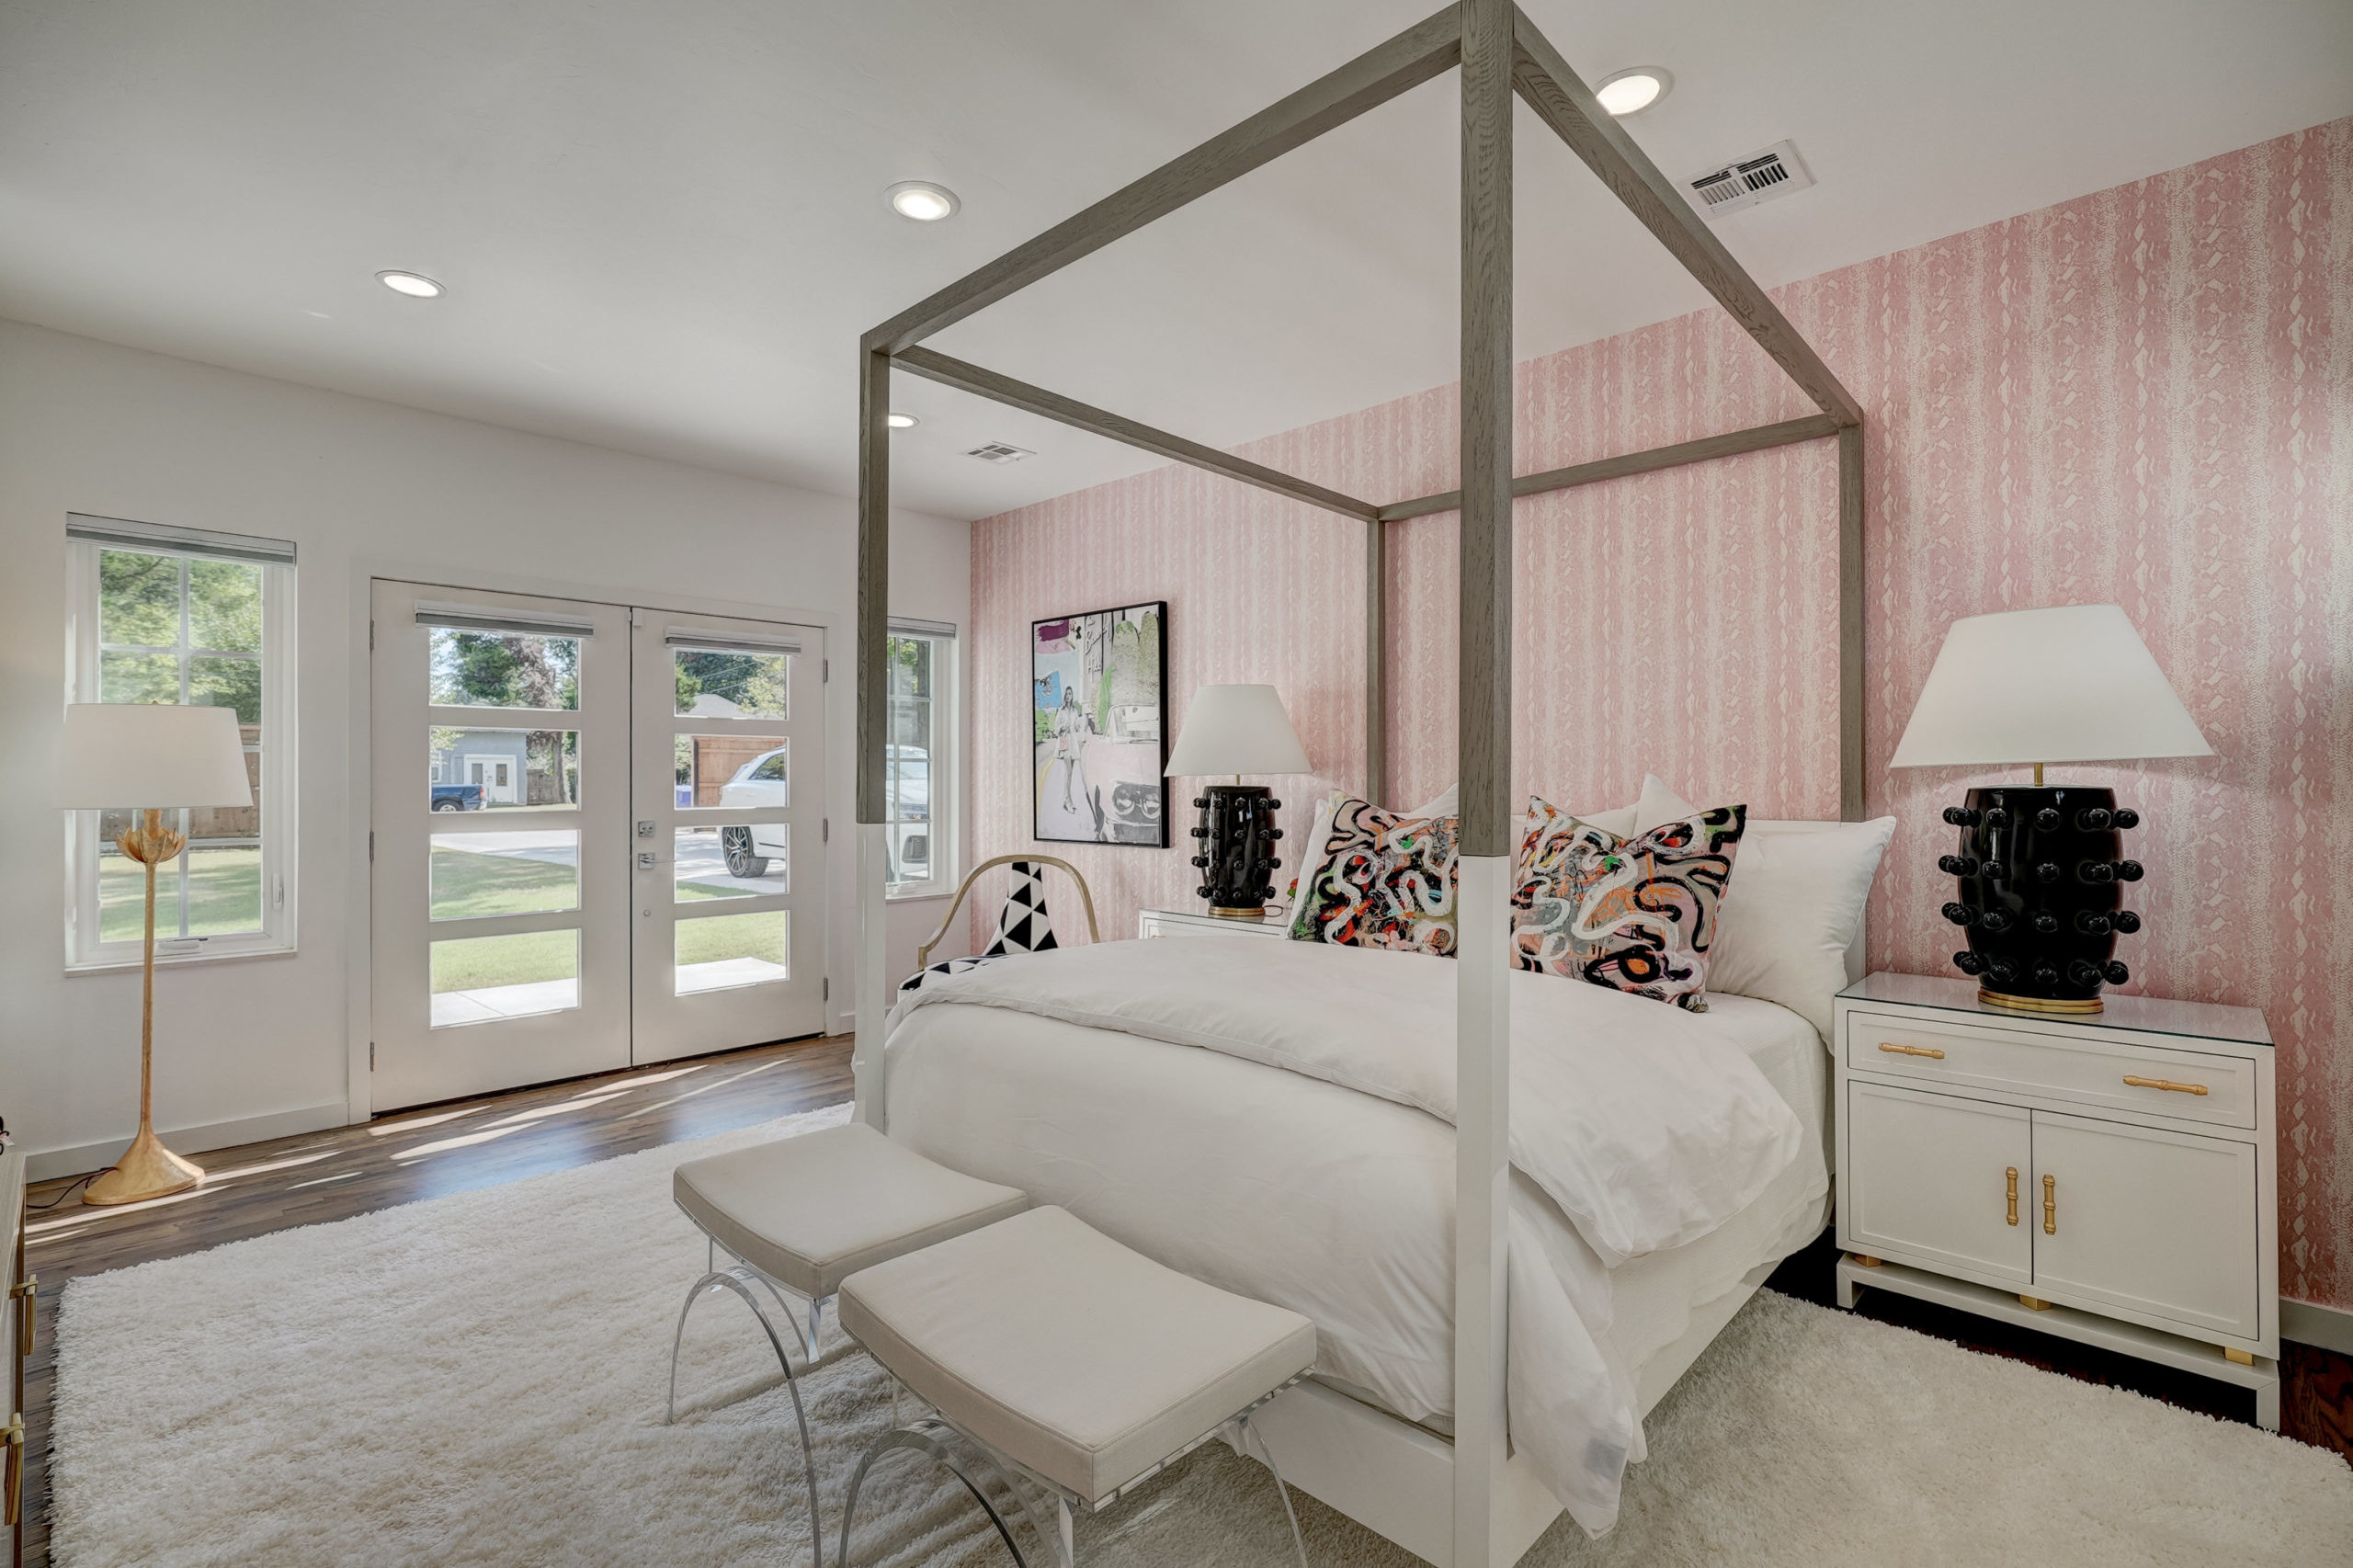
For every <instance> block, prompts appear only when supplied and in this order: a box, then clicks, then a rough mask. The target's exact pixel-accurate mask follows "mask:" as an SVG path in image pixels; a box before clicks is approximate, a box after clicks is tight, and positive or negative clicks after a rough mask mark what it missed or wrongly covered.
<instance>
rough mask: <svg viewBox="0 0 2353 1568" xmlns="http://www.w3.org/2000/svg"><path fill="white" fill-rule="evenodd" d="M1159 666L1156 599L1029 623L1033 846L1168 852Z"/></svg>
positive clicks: (1164, 654) (1160, 604) (1164, 712)
mask: <svg viewBox="0 0 2353 1568" xmlns="http://www.w3.org/2000/svg"><path fill="white" fill-rule="evenodd" d="M1167 661H1168V603H1167V601H1166V600H1165V599H1163V600H1160V601H1157V602H1155V603H1153V604H1145V605H1129V606H1127V607H1125V608H1120V609H1098V610H1090V611H1088V612H1087V613H1086V614H1085V615H1066V616H1063V617H1061V618H1060V619H1054V620H1033V621H1031V622H1030V623H1029V689H1030V705H1029V706H1030V712H1029V719H1030V725H1031V735H1030V738H1031V741H1032V755H1033V757H1034V762H1035V766H1034V767H1033V768H1032V770H1031V773H1030V778H1031V779H1032V780H1033V787H1032V795H1031V800H1032V803H1033V806H1034V810H1033V811H1032V812H1031V819H1032V821H1033V822H1034V823H1035V824H1036V826H1037V835H1038V838H1039V840H1040V842H1042V843H1048V844H1139V845H1143V846H1148V847H1151V848H1154V849H1165V848H1167V847H1168V780H1167V778H1165V777H1164V776H1163V775H1162V773H1161V769H1162V768H1163V767H1165V765H1166V763H1167V759H1168V742H1167V735H1168V691H1167V687H1165V685H1164V684H1163V683H1162V681H1161V671H1162V669H1163V668H1164V667H1165V665H1166V664H1167Z"/></svg>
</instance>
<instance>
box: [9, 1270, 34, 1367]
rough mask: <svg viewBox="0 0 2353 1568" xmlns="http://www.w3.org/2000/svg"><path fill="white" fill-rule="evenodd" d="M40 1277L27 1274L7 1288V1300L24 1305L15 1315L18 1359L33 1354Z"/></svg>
mask: <svg viewBox="0 0 2353 1568" xmlns="http://www.w3.org/2000/svg"><path fill="white" fill-rule="evenodd" d="M39 1290H40V1275H38V1274H28V1275H26V1276H25V1277H24V1278H22V1279H19V1280H17V1282H16V1283H15V1284H14V1285H11V1286H9V1287H8V1295H9V1298H10V1299H11V1300H13V1301H22V1302H24V1303H25V1304H24V1308H23V1310H22V1311H20V1312H17V1356H18V1357H19V1358H22V1357H27V1356H30V1355H31V1354H32V1353H33V1314H34V1313H35V1312H39V1311H40V1295H39V1293H38V1292H39Z"/></svg>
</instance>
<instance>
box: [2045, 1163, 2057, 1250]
mask: <svg viewBox="0 0 2353 1568" xmlns="http://www.w3.org/2000/svg"><path fill="white" fill-rule="evenodd" d="M2042 1233H2043V1234H2044V1235H2046V1236H2055V1235H2057V1234H2058V1233H2059V1178H2058V1177H2057V1176H2044V1177H2043V1178H2042Z"/></svg>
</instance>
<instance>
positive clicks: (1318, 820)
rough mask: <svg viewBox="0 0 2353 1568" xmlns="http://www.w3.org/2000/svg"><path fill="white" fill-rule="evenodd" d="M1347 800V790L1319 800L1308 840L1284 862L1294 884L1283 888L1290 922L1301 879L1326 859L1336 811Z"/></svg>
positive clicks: (1288, 884)
mask: <svg viewBox="0 0 2353 1568" xmlns="http://www.w3.org/2000/svg"><path fill="white" fill-rule="evenodd" d="M1347 798H1348V792H1347V790H1332V791H1331V792H1329V793H1328V794H1324V795H1319V796H1317V797H1316V800H1315V815H1314V817H1313V819H1312V820H1311V822H1310V823H1309V825H1308V829H1307V836H1306V837H1304V838H1302V839H1301V840H1300V841H1299V842H1298V843H1297V844H1296V845H1294V846H1291V852H1290V854H1288V855H1285V856H1283V857H1282V862H1283V864H1284V865H1286V866H1289V867H1290V881H1288V882H1286V883H1284V884H1283V887H1284V892H1283V918H1284V920H1285V921H1286V922H1288V921H1289V920H1290V914H1291V907H1290V906H1291V905H1292V904H1294V903H1297V902H1298V899H1299V879H1300V878H1302V877H1303V876H1305V875H1307V871H1308V868H1309V867H1311V866H1314V865H1316V864H1318V863H1320V862H1321V861H1322V860H1323V858H1324V839H1326V838H1328V837H1330V836H1331V834H1332V808H1333V807H1335V806H1336V805H1338V804H1339V803H1340V802H1341V801H1345V800H1347Z"/></svg>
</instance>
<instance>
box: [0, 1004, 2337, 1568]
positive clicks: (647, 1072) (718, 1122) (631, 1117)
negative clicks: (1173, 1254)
mask: <svg viewBox="0 0 2353 1568" xmlns="http://www.w3.org/2000/svg"><path fill="white" fill-rule="evenodd" d="M849 1051H850V1041H849V1040H848V1038H847V1037H846V1036H845V1037H836V1038H833V1039H827V1040H799V1041H791V1042H787V1043H783V1044H778V1045H766V1046H756V1047H754V1048H753V1049H751V1050H749V1051H733V1052H730V1053H728V1054H726V1055H722V1056H710V1057H702V1058H699V1059H697V1060H695V1061H691V1062H671V1063H668V1064H665V1065H664V1066H659V1067H652V1068H646V1069H642V1070H635V1071H631V1072H626V1073H616V1074H605V1075H603V1076H599V1077H595V1078H583V1079H577V1080H574V1081H573V1082H570V1083H563V1084H551V1085H541V1086H540V1087H537V1088H531V1089H522V1090H517V1091H515V1092H513V1093H511V1094H505V1095H494V1096H489V1097H487V1098H483V1099H478V1100H467V1101H462V1102H456V1103H452V1104H449V1105H442V1106H432V1107H426V1108H422V1109H418V1110H410V1111H401V1112H397V1113H395V1114H393V1115H391V1116H387V1117H383V1118H380V1119H377V1120H376V1121H373V1122H370V1123H369V1124H367V1125H365V1126H361V1127H347V1128H338V1129H335V1130H334V1131H327V1132H314V1133H308V1134H304V1135H303V1136H301V1137H296V1138H280V1139H276V1140H273V1141H271V1142H266V1143H253V1144H248V1145H246V1146H244V1148H239V1149H223V1150H217V1151H214V1152H212V1153H208V1154H205V1155H203V1156H201V1164H203V1165H204V1166H205V1168H206V1170H207V1172H208V1173H209V1179H208V1180H207V1182H206V1184H205V1185H204V1186H203V1187H199V1188H198V1189H197V1190H196V1191H195V1192H193V1193H191V1194H188V1195H185V1196H176V1197H173V1198H168V1199H159V1200H157V1201H156V1202H154V1203H152V1204H145V1205H135V1206H131V1207H127V1208H122V1209H93V1208H88V1207H85V1206H83V1205H82V1204H81V1203H80V1202H79V1195H78V1194H77V1193H73V1192H71V1191H70V1190H69V1189H70V1188H71V1187H72V1185H73V1184H72V1183H70V1182H66V1181H51V1182H44V1183H42V1184H41V1185H40V1186H39V1187H35V1188H34V1189H33V1192H32V1194H31V1201H32V1202H33V1203H34V1204H41V1203H49V1202H52V1201H54V1202H55V1207H53V1208H51V1209H47V1210H38V1211H36V1212H35V1213H33V1214H32V1216H31V1231H30V1236H29V1241H30V1266H31V1267H32V1268H33V1269H34V1270H35V1271H36V1272H37V1273H38V1274H39V1276H40V1298H39V1299H40V1332H39V1334H38V1335H37V1337H36V1339H35V1342H34V1346H33V1356H32V1360H31V1362H30V1365H29V1366H28V1370H27V1380H26V1390H25V1394H26V1411H25V1416H26V1426H27V1428H28V1430H27V1437H28V1442H27V1445H26V1449H27V1453H26V1466H25V1471H26V1523H27V1527H28V1528H27V1531H26V1542H25V1562H27V1563H28V1564H33V1565H36V1568H48V1564H49V1523H48V1506H49V1481H48V1457H49V1456H48V1449H49V1414H50V1400H51V1391H52V1389H53V1386H54V1382H55V1371H56V1358H55V1346H54V1342H53V1341H52V1339H51V1333H50V1329H51V1324H52V1323H53V1322H54V1321H55V1316H56V1309H57V1301H58V1298H59V1296H60V1295H61V1294H62V1293H63V1290H64V1288H65V1283H66V1281H67V1280H69V1279H71V1278H74V1277H75V1276H77V1275H82V1274H95V1273H98V1272H100V1271H102V1270H105V1269H109V1268H121V1267H128V1266H129V1265H131V1264H135V1263H144V1262H147V1261H149V1260H150V1259H153V1258H159V1257H172V1256H177V1255H179V1254H181V1253H188V1252H199V1251H201V1250H203V1249H204V1248H206V1247H211V1246H218V1245H220V1244H222V1243H223V1242H233V1241H238V1240H241V1239H243V1238H244V1237H247V1236H256V1235H261V1234H264V1233H267V1232H270V1231H278V1230H285V1229H288V1228H290V1227H292V1226H295V1225H312V1224H318V1223H321V1222H324V1221H331V1220H342V1219H347V1218H349V1217H350V1216H352V1215H354V1214H364V1213H367V1212H368V1211H369V1210H375V1209H382V1208H387V1207H389V1206H391V1205H392V1204H395V1203H409V1202H414V1201H416V1200H418V1199H426V1198H438V1197H440V1196H441V1195H443V1194H445V1193H451V1192H463V1191H468V1190H471V1189H472V1188H475V1187H493V1186H496V1185H498V1184H500V1183H502V1182H509V1181H518V1180H520V1179H522V1178H523V1177H525V1176H537V1175H540V1173H542V1172H546V1171H554V1170H563V1169H567V1168H569V1167H571V1166H574V1165H586V1164H589V1163H590V1162H592V1161H596V1160H603V1159H610V1158H611V1157H613V1156H614V1155H617V1154H626V1153H633V1152H634V1151H636V1150H639V1149H649V1148H653V1147H654V1146H655V1145H657V1144H662V1143H672V1142H679V1141H681V1140H683V1139H688V1138H699V1137H703V1136H706V1135H708V1134H710V1133H714V1132H724V1131H731V1130H733V1129H734V1128H738V1127H748V1126H751V1125H753V1124H755V1123H756V1122H761V1121H766V1120H768V1119H772V1118H775V1117H779V1116H790V1115H791V1114H793V1113H794V1112H796V1111H803V1110H813V1109H815V1108H819V1107H821V1106H828V1105H838V1104H841V1103H842V1102H844V1101H846V1100H847V1099H848V1098H849V1096H850V1077H849ZM1836 1257H1837V1253H1836V1248H1834V1247H1833V1246H1832V1245H1831V1244H1830V1243H1829V1240H1828V1238H1827V1236H1826V1235H1825V1237H1824V1240H1822V1241H1820V1242H1818V1243H1816V1244H1814V1245H1813V1246H1811V1247H1808V1248H1806V1249H1805V1250H1804V1251H1802V1252H1801V1253H1798V1254H1796V1255H1795V1256H1791V1257H1790V1259H1789V1260H1788V1261H1787V1262H1785V1263H1784V1264H1782V1266H1781V1267H1780V1269H1779V1271H1778V1272H1776V1273H1775V1274H1774V1276H1773V1278H1772V1281H1771V1283H1772V1285H1773V1287H1774V1289H1776V1290H1781V1291H1784V1292H1786V1293H1787V1294H1790V1295H1793V1296H1797V1297H1801V1298H1802V1299H1804V1300H1807V1301H1816V1302H1819V1303H1820V1304H1822V1305H1824V1306H1827V1305H1829V1304H1830V1303H1831V1300H1832V1294H1833V1286H1832V1279H1831V1269H1832V1266H1833V1265H1834V1263H1835V1262H1836ZM1860 1311H1861V1312H1863V1313H1864V1314H1865V1315H1867V1316H1871V1317H1876V1318H1880V1319H1881V1320H1883V1321H1885V1322H1889V1323H1893V1324H1901V1325H1902V1326H1904V1327H1906V1328H1911V1329H1914V1330H1916V1331H1918V1332H1920V1333H1923V1334H1928V1335H1934V1336H1936V1337H1938V1338H1940V1339H1947V1340H1950V1341H1953V1342H1955V1343H1957V1344H1961V1345H1964V1346H1968V1347H1970V1348H1971V1349H1973V1350H1980V1351H1984V1352H1986V1353H1988V1354H1991V1355H1996V1356H2007V1357H2009V1358H2013V1359H2015V1360H2021V1361H2026V1362H2029V1363H2031V1364H2033V1365H2035V1366H2038V1367H2041V1368H2044V1369H2048V1370H2051V1371H2054V1372H2059V1373H2062V1374H2063V1375H2065V1376H2068V1377H2074V1378H2078V1379H2081V1380H2083V1381H2086V1382H2095V1383H2110V1384H2114V1385H2116V1386H2119V1387H2122V1388H2129V1389H2133V1390H2136V1391H2138V1392H2142V1393H2145V1394H2149V1395H2151V1396H2153V1397H2154V1398H2157V1399H2162V1400H2165V1401H2166V1402H2167V1403H2173V1404H2177V1405H2181V1406H2184V1407H2185V1408H2188V1409H2191V1410H2198V1411H2202V1412H2205V1413H2206V1414H2208V1415H2215V1416H2217V1417H2220V1418H2221V1419H2223V1420H2230V1421H2240V1422H2251V1421H2252V1420H2253V1418H2254V1396H2253V1395H2252V1394H2250V1393H2248V1392H2245V1391H2244V1390H2240V1389H2234V1388H2232V1387H2230V1386H2229V1385H2228V1384H2224V1383H2217V1382H2213V1381H2209V1380H2207V1379H2203V1378H2194V1377H2190V1376H2188V1375H2186V1374H2181V1373H2176V1372H2172V1371H2170V1370H2168V1369H2165V1368H2162V1367H2154V1366H2151V1365H2150V1364H2149V1363H2147V1362H2144V1361H2138V1360H2134V1359H2131V1358H2128V1357H2121V1356H2116V1355H2112V1354H2110V1353H2109V1352H2106V1351H2102V1350H2098V1349H2096V1348H2094V1347H2092V1346H2082V1345H2075V1344H2073V1343H2071V1342H2069V1341H2066V1340H2062V1339H2054V1338H2051V1337H2049V1336H2046V1335H2038V1334H2034V1333H2031V1332H2029V1331H2028V1330H2024V1329H2016V1328H2011V1327H2009V1326H2008V1325H2006V1324H1996V1323H1991V1322H1988V1321H1986V1320H1984V1319H1982V1318H1978V1317H1975V1316H1972V1315H1971V1314H1969V1313H1965V1312H1950V1311H1949V1310H1947V1309H1944V1308H1941V1307H1938V1306H1936V1305H1934V1304H1932V1303H1929V1302H1926V1301H1913V1300H1911V1299H1910V1298H1908V1297H1904V1296H1898V1295H1895V1294H1894V1293H1893V1292H1891V1291H1884V1290H1880V1291H1870V1292H1867V1293H1866V1294H1865V1295H1864V1297H1863V1304H1862V1307H1861V1308H1860ZM2288 1351H2289V1354H2288V1357H2287V1359H2286V1361H2285V1362H2284V1363H2283V1371H2284V1373H2285V1381H2286V1387H2285V1389H2284V1390H2283V1398H2282V1401H2281V1406H2282V1426H2283V1429H2284V1431H2285V1432H2286V1433H2287V1435H2289V1436H2291V1437H2297V1438H2300V1439H2302V1441H2304V1442H2307V1443H2312V1444H2314V1445H2317V1446H2318V1447H2321V1448H2325V1449H2334V1450H2335V1451H2336V1452H2337V1453H2339V1454H2342V1455H2345V1456H2346V1457H2347V1460H2353V1358H2347V1357H2344V1356H2338V1355H2336V1354H2333V1353H2332V1352H2329V1351H2325V1350H2318V1349H2314V1348H2313V1347H2311V1346H2302V1345H2293V1346H2289V1347H2288Z"/></svg>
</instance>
